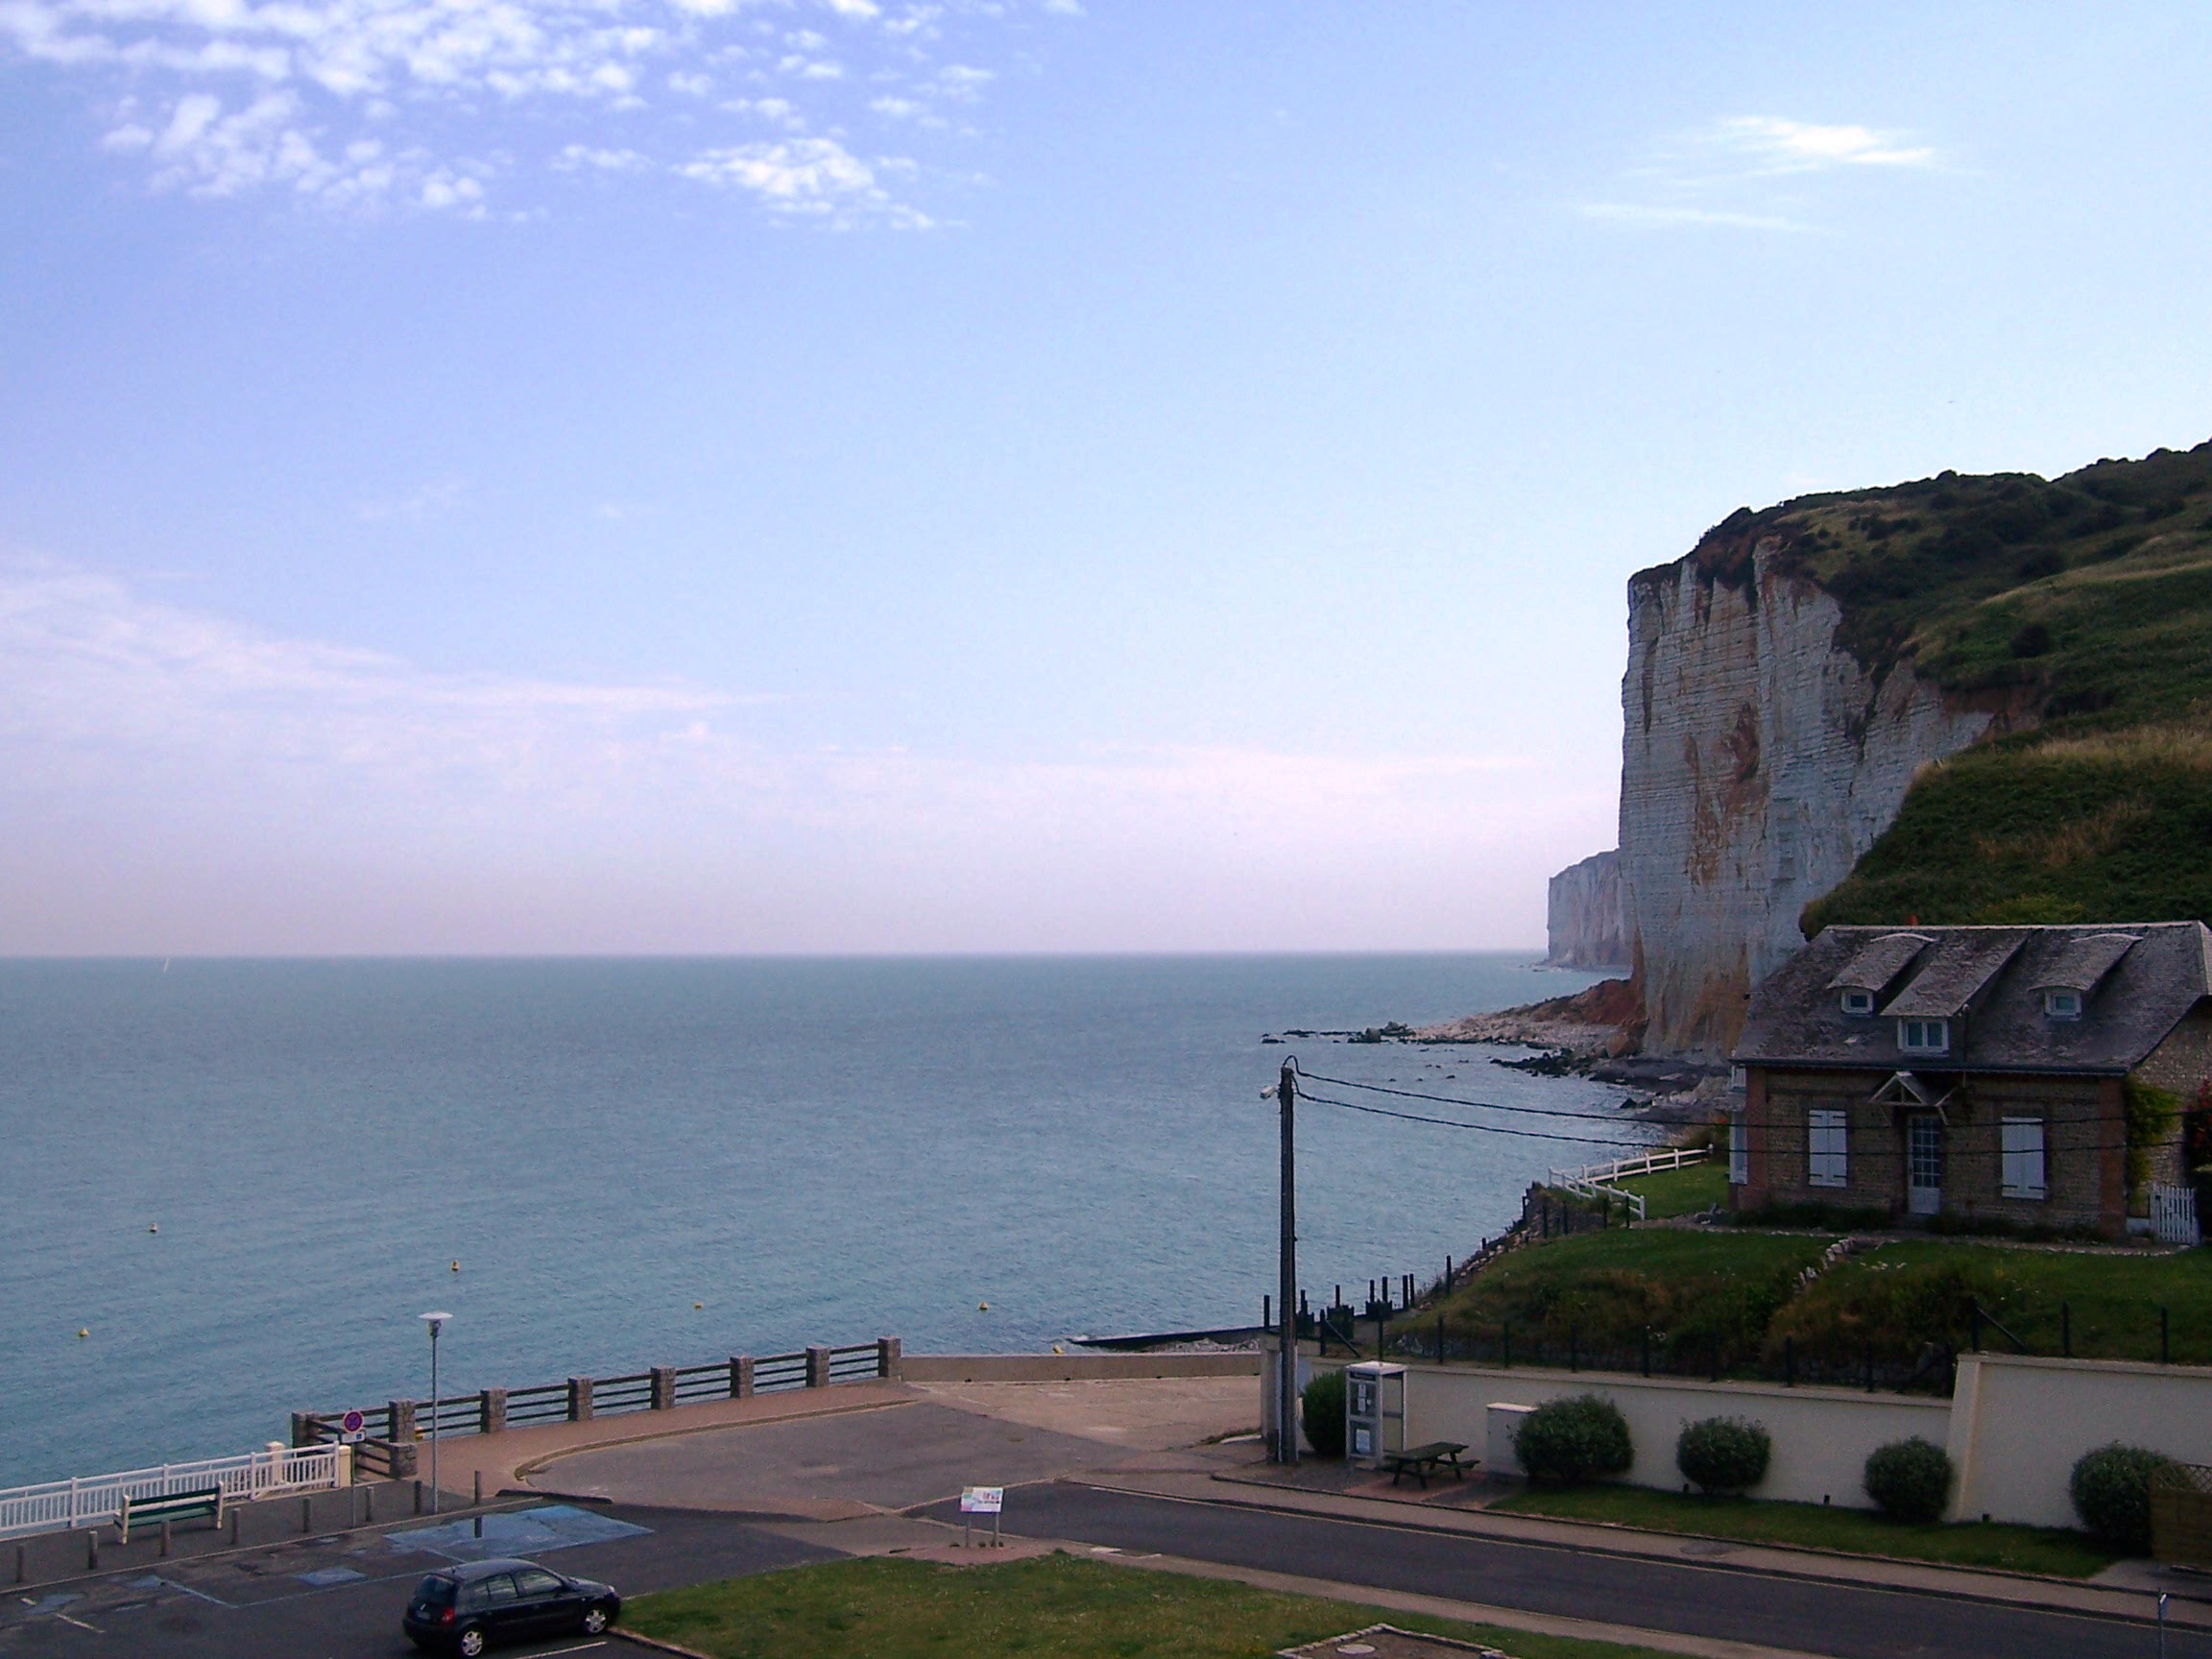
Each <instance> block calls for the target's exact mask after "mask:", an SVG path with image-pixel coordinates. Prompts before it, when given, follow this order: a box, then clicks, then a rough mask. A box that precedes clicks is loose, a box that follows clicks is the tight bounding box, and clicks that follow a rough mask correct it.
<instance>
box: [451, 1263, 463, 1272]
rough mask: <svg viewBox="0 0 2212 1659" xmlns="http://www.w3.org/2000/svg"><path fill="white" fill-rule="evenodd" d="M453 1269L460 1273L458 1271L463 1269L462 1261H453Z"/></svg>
mask: <svg viewBox="0 0 2212 1659" xmlns="http://www.w3.org/2000/svg"><path fill="white" fill-rule="evenodd" d="M453 1271H454V1272H456V1273H458V1272H460V1271H461V1263H460V1262H454V1263H453Z"/></svg>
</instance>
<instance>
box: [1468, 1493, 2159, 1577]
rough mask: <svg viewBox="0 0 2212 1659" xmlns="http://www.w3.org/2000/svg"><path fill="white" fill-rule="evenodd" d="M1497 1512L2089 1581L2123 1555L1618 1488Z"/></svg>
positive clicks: (2055, 1536)
mask: <svg viewBox="0 0 2212 1659" xmlns="http://www.w3.org/2000/svg"><path fill="white" fill-rule="evenodd" d="M1492 1507H1493V1508H1497V1509H1503V1510H1509V1511H1511V1512H1513V1513H1514V1514H1518V1515H1549V1516H1552V1517H1554V1518H1556V1519H1559V1520H1564V1521H1609V1522H1612V1523H1614V1524H1615V1525H1617V1526H1622V1527H1647V1528H1648V1529H1649V1530H1651V1531H1654V1532H1684V1533H1689V1534H1692V1535H1694V1536H1696V1537H1700V1538H1729V1539H1734V1540H1736V1541H1738V1542H1740V1543H1744V1544H1789V1545H1795V1546H1798V1547H1800V1548H1805V1549H1813V1550H1840V1551H1847V1552H1849V1553H1851V1554H1854V1555H1889V1556H1895V1557H1898V1558H1901V1559H1903V1560H1908V1561H1936V1562H1941V1563H1943V1564H1944V1565H1946V1566H1951V1567H1996V1568H2002V1569H2004V1570H2006V1571H2008V1572H2012V1573H2043V1574H2049V1575H2055V1576H2057V1577H2064V1578H2086V1577H2088V1576H2089V1575H2091V1574H2092V1573H2097V1572H2101V1571H2103V1570H2104V1568H2106V1567H2109V1566H2110V1565H2111V1564H2112V1563H2113V1562H2114V1561H2115V1560H2117V1559H2118V1557H2117V1556H2115V1555H2112V1554H2110V1553H2108V1552H2107V1551H2103V1550H2100V1549H2099V1548H2098V1547H2097V1546H2096V1545H2095V1544H2094V1543H2092V1542H2091V1541H2090V1540H2089V1539H2088V1538H2087V1537H2086V1536H2084V1535H2083V1534H2081V1533H2079V1532H2065V1531H2059V1530H2057V1529H2056V1528H2052V1527H2007V1526H2001V1525H1996V1524H1986V1525H1985V1524H1982V1523H1972V1524H1967V1525H1963V1526H1956V1527H1945V1526H1941V1525H1930V1526H1915V1525H1912V1524H1910V1523H1907V1522H1903V1521H1891V1520H1888V1519H1887V1518H1886V1517H1884V1516H1882V1515H1879V1514H1876V1513H1874V1512H1872V1511H1871V1510H1865V1509H1838V1508H1833V1507H1831V1506H1829V1505H1826V1504H1820V1503H1767V1502H1762V1501H1759V1500H1756V1499H1750V1498H1701V1497H1695V1496H1693V1495H1691V1494H1688V1493H1682V1492H1659V1491H1654V1490H1652V1489H1650V1488H1648V1487H1644V1486H1617V1485H1612V1484H1603V1485H1595V1486H1568V1487H1545V1486H1537V1487H1531V1488H1530V1489H1529V1490H1528V1491H1527V1492H1525V1493H1522V1494H1521V1495H1520V1496H1518V1497H1515V1498H1509V1499H1507V1500H1506V1501H1505V1502H1503V1503H1497V1504H1493V1505H1492Z"/></svg>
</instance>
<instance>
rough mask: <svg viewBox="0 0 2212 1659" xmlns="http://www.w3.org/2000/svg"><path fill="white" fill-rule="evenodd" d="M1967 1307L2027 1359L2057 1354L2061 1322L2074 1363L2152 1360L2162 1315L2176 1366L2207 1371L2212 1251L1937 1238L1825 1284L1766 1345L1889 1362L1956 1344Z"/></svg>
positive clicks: (1995, 1349)
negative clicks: (1990, 1321) (1972, 1305)
mask: <svg viewBox="0 0 2212 1659" xmlns="http://www.w3.org/2000/svg"><path fill="white" fill-rule="evenodd" d="M1969 1301H1979V1302H1980V1304H1981V1305H1982V1307H1983V1309H1984V1310H1986V1311H1987V1312H1989V1313H1991V1314H1993V1315H1995V1317H1996V1318H1997V1319H1999V1320H2001V1321H2002V1322H2003V1323H2004V1325H2005V1327H2006V1328H2007V1329H2008V1330H2009V1331H2010V1332H2012V1333H2013V1334H2015V1335H2017V1336H2018V1337H2019V1338H2020V1339H2021V1340H2022V1341H2023V1342H2025V1343H2026V1344H2027V1345H2028V1351H2029V1352H2030V1353H2034V1354H2056V1353H2058V1352H2059V1349H2060V1347H2061V1345H2062V1340H2063V1335H2064V1331H2063V1323H2062V1322H2063V1321H2069V1320H2070V1322H2071V1325H2072V1329H2073V1350H2074V1355H2075V1357H2076V1358H2084V1359H2156V1358H2158V1357H2159V1355H2158V1310H2159V1309H2160V1308H2161V1307H2163V1308H2164V1309H2165V1310H2167V1318H2168V1342H2169V1352H2170V1355H2171V1358H2173V1359H2174V1361H2175V1362H2176V1364H2192V1365H2202V1364H2207V1363H2212V1251H2205V1250H2185V1251H2182V1252H2179V1253H2178V1254H2175V1255H2168V1256H2152V1255H2148V1254H2146V1255H2136V1254H2132V1253H2115V1252H2076V1251H2063V1250H2033V1249H2020V1248H2017V1247H2008V1246H2005V1245H2001V1244H1992V1243H1982V1242H1970V1241H1965V1240H1945V1239H1939V1238H1925V1239H1921V1238H1914V1239H1902V1240H1899V1241H1897V1242H1894V1243H1889V1244H1885V1245H1883V1246H1882V1247H1881V1248H1880V1249H1879V1250H1873V1251H1869V1252H1867V1253H1866V1254H1864V1255H1863V1256H1858V1257H1854V1258H1853V1259H1852V1260H1851V1261H1850V1262H1846V1263H1844V1264H1842V1265H1840V1266H1839V1267H1836V1268H1834V1269H1833V1270H1831V1271H1830V1272H1828V1273H1827V1274H1824V1275H1823V1276H1822V1277H1821V1279H1820V1281H1819V1283H1818V1284H1816V1285H1815V1286H1814V1287H1813V1288H1812V1289H1811V1290H1809V1291H1808V1292H1806V1293H1805V1294H1804V1295H1803V1296H1802V1297H1800V1298H1798V1299H1797V1300H1796V1302H1795V1303H1793V1304H1792V1305H1791V1307H1790V1308H1789V1309H1787V1310H1784V1311H1783V1313H1782V1314H1781V1315H1780V1316H1779V1317H1777V1318H1776V1320H1775V1321H1774V1328H1773V1330H1772V1332H1771V1333H1770V1341H1769V1346H1771V1345H1772V1343H1773V1342H1775V1341H1779V1340H1780V1339H1781V1338H1782V1337H1783V1336H1785V1335H1788V1336H1793V1337H1795V1338H1796V1339H1797V1342H1798V1345H1799V1350H1800V1352H1802V1353H1806V1354H1811V1353H1814V1352H1816V1351H1820V1350H1822V1349H1823V1348H1824V1347H1834V1348H1836V1350H1837V1357H1838V1358H1841V1359H1843V1360H1846V1361H1847V1360H1848V1358H1849V1356H1850V1355H1851V1354H1852V1353H1853V1352H1856V1351H1857V1350H1858V1348H1859V1345H1860V1344H1861V1343H1862V1342H1863V1341H1865V1340H1869V1339H1872V1340H1874V1341H1875V1342H1876V1347H1877V1351H1881V1350H1882V1349H1883V1348H1884V1347H1885V1346H1887V1348H1889V1349H1890V1350H1892V1351H1893V1352H1895V1353H1898V1354H1904V1353H1909V1352H1911V1351H1913V1350H1915V1349H1917V1347H1918V1346H1919V1344H1920V1343H1921V1342H1923V1341H1950V1342H1954V1343H1960V1344H1964V1343H1965V1342H1967V1341H1968V1340H1970V1338H1971V1334H1972V1325H1971V1316H1970V1314H1969V1312H1968V1311H1967V1305H1968V1303H1969ZM2062 1309H2063V1310H2065V1311H2064V1312H2063V1313H2062V1312H2061V1310H2062ZM1982 1345H1983V1347H1984V1349H1986V1350H1987V1351H1988V1352H1990V1353H1993V1354H2008V1353H2011V1352H2012V1351H2013V1350H2012V1345H2011V1344H2010V1343H2009V1342H2008V1341H2007V1340H2006V1339H2005V1337H2004V1336H2003V1335H2002V1334H1998V1333H1997V1332H1995V1331H1986V1330H1985V1331H1984V1335H1983V1343H1982Z"/></svg>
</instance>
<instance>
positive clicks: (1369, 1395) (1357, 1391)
mask: <svg viewBox="0 0 2212 1659" xmlns="http://www.w3.org/2000/svg"><path fill="white" fill-rule="evenodd" d="M1344 1450H1345V1453H1346V1454H1347V1455H1349V1456H1350V1457H1351V1458H1352V1459H1353V1461H1355V1462H1358V1463H1364V1464H1366V1465H1367V1466H1368V1467H1369V1468H1370V1469H1380V1468H1382V1467H1383V1457H1384V1456H1385V1455H1388V1454H1389V1453H1392V1452H1403V1451H1405V1450H1406V1367H1405V1366H1403V1365H1391V1364H1386V1363H1384V1362H1383V1360H1380V1359H1367V1360H1362V1361H1361V1362H1360V1363H1359V1364H1358V1365H1347V1366H1346V1367H1345V1368H1344Z"/></svg>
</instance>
